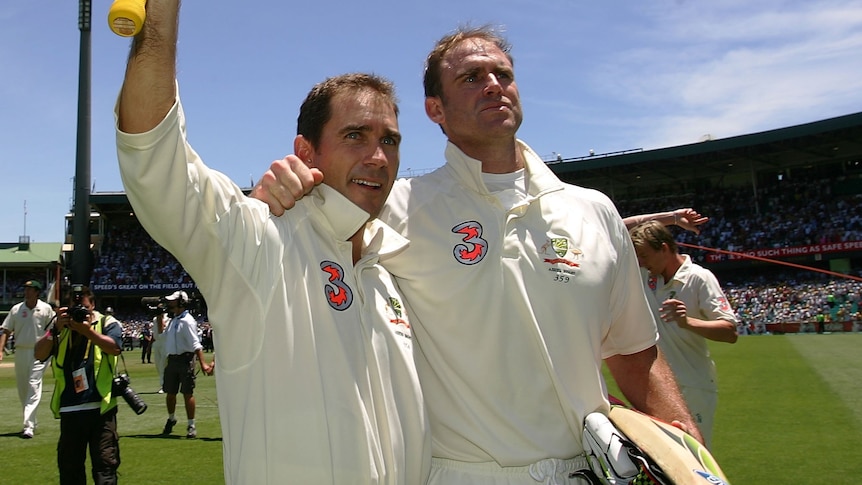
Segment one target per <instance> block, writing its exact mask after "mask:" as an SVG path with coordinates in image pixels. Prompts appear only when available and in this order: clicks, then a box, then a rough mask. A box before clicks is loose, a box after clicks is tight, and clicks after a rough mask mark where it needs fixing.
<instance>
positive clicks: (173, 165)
mask: <svg viewBox="0 0 862 485" xmlns="http://www.w3.org/2000/svg"><path fill="white" fill-rule="evenodd" d="M117 144H118V154H119V159H120V168H121V173H122V176H123V182H124V184H125V187H126V190H127V192H128V195H129V200H130V201H131V202H132V205H133V207H134V209H135V212H136V215H137V216H138V218H139V220H140V222H141V224H142V225H143V226H144V228H146V229H147V231H148V232H149V233H150V235H151V236H152V237H153V238H154V239H155V240H156V241H157V242H158V243H159V244H161V245H162V246H164V247H165V248H166V249H167V250H169V251H170V252H171V253H173V254H174V255H175V256H176V257H177V259H178V260H179V261H180V262H181V263H182V265H183V267H184V268H185V269H186V270H187V271H188V273H189V274H190V275H191V276H192V278H193V279H194V280H195V282H196V283H197V285H198V287H199V288H200V290H201V291H202V293H203V295H204V296H205V298H206V301H207V305H208V308H209V318H210V322H211V323H212V325H213V328H215V329H216V330H217V331H216V332H214V335H215V338H216V340H217V341H216V348H217V349H218V366H217V371H216V374H217V389H218V399H219V415H220V418H221V425H222V435H223V439H224V466H225V480H226V481H227V482H228V483H248V484H262V483H278V484H281V483H314V484H337V485H341V484H376V483H386V484H415V483H422V482H423V481H424V479H425V477H426V476H427V473H428V469H429V466H430V465H429V462H430V453H429V448H428V436H427V431H428V430H427V425H426V423H427V420H426V416H425V409H424V405H423V401H422V394H421V391H420V389H419V386H418V382H417V376H416V371H415V367H414V364H413V355H412V338H411V337H412V336H411V330H410V324H409V320H408V317H407V315H408V314H407V312H406V311H405V310H404V307H403V304H402V301H401V297H400V295H399V294H398V292H397V291H396V286H395V284H394V282H393V281H392V279H391V278H390V276H389V274H388V273H387V272H386V271H385V270H384V269H383V268H382V267H381V266H380V265H379V264H378V254H381V255H383V254H386V253H388V252H390V251H397V250H400V249H401V248H403V246H404V245H406V240H405V239H404V238H402V237H400V236H398V234H396V233H394V232H393V231H392V230H391V229H389V228H388V227H385V226H384V225H383V224H381V223H380V221H378V220H373V221H371V222H369V223H367V224H366V221H367V220H368V214H367V213H365V212H364V211H362V210H361V209H359V208H358V207H357V206H355V205H354V204H352V203H350V202H349V201H348V200H347V199H346V198H344V197H343V196H342V195H341V194H339V193H338V192H336V191H335V190H333V189H331V188H329V187H328V186H326V185H322V186H320V187H318V188H316V189H315V190H314V191H313V192H312V194H311V195H310V196H307V197H306V198H304V199H303V200H301V201H300V202H299V203H298V204H297V205H296V207H295V208H293V209H292V210H290V211H288V212H287V213H286V214H285V215H284V216H282V217H274V216H271V215H270V214H269V210H268V208H267V206H266V205H265V204H263V203H262V202H260V201H258V200H254V199H250V198H247V197H245V196H244V195H243V193H242V191H241V190H240V188H239V187H237V186H236V185H235V184H234V183H232V182H231V181H230V180H229V179H228V178H227V177H226V176H224V175H223V174H221V173H218V172H216V171H214V170H211V169H209V168H208V167H206V166H205V165H204V164H203V162H202V161H201V159H200V158H199V157H198V155H197V154H196V153H195V152H194V151H193V150H192V148H191V147H190V146H189V145H188V143H187V142H186V131H185V120H184V116H183V112H182V108H181V106H180V105H179V101H177V103H176V104H175V105H174V107H173V108H172V109H171V110H170V112H169V113H168V114H167V116H166V118H165V119H164V120H163V121H162V123H161V124H160V125H159V126H158V127H156V128H155V129H153V130H152V131H150V132H148V133H143V134H138V135H129V134H124V133H121V132H118V134H117ZM363 226H364V227H365V229H364V230H365V244H366V247H365V249H364V252H363V256H362V259H361V260H360V261H359V262H358V263H357V264H356V265H355V266H354V265H353V260H352V249H351V244H350V242H349V241H348V238H349V237H350V236H351V235H353V234H354V233H355V232H356V231H357V230H359V229H361V228H363Z"/></svg>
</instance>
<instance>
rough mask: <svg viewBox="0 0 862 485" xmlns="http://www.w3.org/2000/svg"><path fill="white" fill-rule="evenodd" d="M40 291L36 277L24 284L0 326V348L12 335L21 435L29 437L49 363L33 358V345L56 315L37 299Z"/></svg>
mask: <svg viewBox="0 0 862 485" xmlns="http://www.w3.org/2000/svg"><path fill="white" fill-rule="evenodd" d="M41 294H42V283H40V282H38V281H36V280H29V281H27V282H26V283H24V301H23V302H21V303H18V304H17V305H15V306H13V307H12V309H11V310H10V311H9V314H8V315H6V320H4V321H3V326H2V327H0V329H2V332H0V349H3V348H6V339H7V338H8V337H9V335H12V334H15V354H16V356H15V379H16V381H17V383H18V399H20V400H21V407H22V408H23V410H24V427H23V429H22V430H21V437H22V438H25V439H29V438H32V437H33V433H34V432H35V430H36V410H37V408H38V407H39V401H41V400H42V374H43V372H44V371H45V367H46V366H47V365H48V363H47V362H39V361H38V360H36V359H35V358H34V356H33V347H34V346H35V345H36V341H37V340H38V339H39V338H40V337H41V336H42V334H44V333H45V330H46V329H47V328H48V325H49V324H50V323H51V321H52V320H53V319H54V315H55V314H54V310H53V309H52V308H51V305H49V304H47V303H45V302H44V301H42V300H40V299H39V296H40V295H41ZM2 360H3V352H2V351H0V361H2Z"/></svg>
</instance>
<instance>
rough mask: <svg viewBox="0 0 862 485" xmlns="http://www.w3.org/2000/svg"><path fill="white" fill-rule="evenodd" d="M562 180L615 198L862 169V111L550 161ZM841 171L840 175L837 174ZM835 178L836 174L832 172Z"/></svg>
mask: <svg viewBox="0 0 862 485" xmlns="http://www.w3.org/2000/svg"><path fill="white" fill-rule="evenodd" d="M547 163H548V166H549V167H550V168H551V170H553V171H554V172H555V173H556V174H557V175H558V176H560V178H562V179H563V180H565V181H567V182H571V183H576V184H578V185H581V186H586V187H592V188H596V189H599V190H602V191H603V192H605V193H608V194H612V193H613V191H614V189H621V188H626V187H633V186H640V187H644V186H664V185H666V186H671V187H672V186H674V185H675V186H676V187H677V188H679V187H680V184H685V183H687V182H691V181H693V180H696V179H711V180H725V179H726V180H732V179H733V178H734V177H735V180H737V181H739V180H743V179H750V178H751V176H752V175H753V174H758V173H764V172H766V173H769V172H772V173H776V174H777V173H782V172H783V173H787V175H789V172H788V171H793V170H794V169H809V168H812V167H816V166H818V165H821V164H834V163H839V164H842V165H841V167H842V169H844V168H845V167H850V168H851V169H856V170H858V169H862V112H860V113H854V114H849V115H845V116H839V117H837V118H829V119H826V120H821V121H815V122H812V123H806V124H802V125H796V126H790V127H787V128H780V129H776V130H770V131H764V132H760V133H753V134H748V135H741V136H735V137H731V138H723V139H716V140H706V141H702V142H700V143H692V144H688V145H680V146H675V147H669V148H661V149H656V150H628V151H625V152H618V153H609V154H599V155H592V156H587V157H580V158H571V159H563V160H559V161H550V162H547ZM839 173H840V172H839ZM833 175H838V174H835V173H833Z"/></svg>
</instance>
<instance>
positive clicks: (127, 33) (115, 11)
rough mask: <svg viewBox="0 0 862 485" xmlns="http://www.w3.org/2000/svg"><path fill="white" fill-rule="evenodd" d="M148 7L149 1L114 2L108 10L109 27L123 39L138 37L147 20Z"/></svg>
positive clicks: (127, 0)
mask: <svg viewBox="0 0 862 485" xmlns="http://www.w3.org/2000/svg"><path fill="white" fill-rule="evenodd" d="M146 5H147V0H114V3H112V4H111V9H110V10H108V26H109V27H111V30H112V31H114V33H115V34H117V35H120V36H123V37H132V36H135V35H137V34H138V32H140V31H141V28H142V27H143V26H144V20H145V19H146V18H147V9H146Z"/></svg>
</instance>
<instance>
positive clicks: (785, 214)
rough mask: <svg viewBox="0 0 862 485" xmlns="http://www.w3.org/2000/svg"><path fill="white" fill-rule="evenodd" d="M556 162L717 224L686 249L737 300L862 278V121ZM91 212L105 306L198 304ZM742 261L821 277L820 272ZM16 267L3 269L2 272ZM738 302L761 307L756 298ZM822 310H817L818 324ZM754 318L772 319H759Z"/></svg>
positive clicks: (592, 182)
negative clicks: (168, 300) (186, 300)
mask: <svg viewBox="0 0 862 485" xmlns="http://www.w3.org/2000/svg"><path fill="white" fill-rule="evenodd" d="M547 163H548V166H549V167H550V168H551V169H552V170H553V171H554V172H555V173H556V174H557V175H558V176H560V178H562V179H563V180H564V181H567V182H570V183H574V184H577V185H581V186H585V187H591V188H595V189H598V190H601V191H603V192H604V193H606V194H608V196H610V197H611V199H613V200H614V202H615V203H616V204H617V207H618V208H619V210H620V213H621V214H622V215H623V216H626V215H632V214H637V213H645V212H656V211H661V210H668V209H674V208H678V207H684V206H690V207H694V208H696V209H697V210H699V211H700V212H701V213H703V214H705V215H708V216H709V217H710V218H711V221H710V222H709V223H708V224H707V225H706V226H704V229H703V232H702V234H701V235H699V236H694V235H693V234H682V233H680V234H679V236H678V237H679V240H680V242H682V243H683V244H691V245H694V246H697V247H696V248H689V249H687V252H689V253H690V254H692V257H693V258H694V259H695V260H696V261H698V262H699V263H700V264H702V265H703V266H705V267H708V268H709V269H711V270H712V271H713V272H715V273H716V275H718V277H719V279H720V280H721V281H722V282H723V283H724V284H725V285H726V286H727V287H728V289H729V293H733V294H736V292H734V291H731V290H733V289H735V288H736V289H743V288H744V289H749V287H751V288H766V287H767V286H769V285H773V286H775V284H776V282H779V281H781V282H787V283H790V284H796V285H803V284H808V285H810V284H817V285H819V286H818V287H823V288H828V287H829V284H830V281H833V280H836V279H837V280H839V281H842V282H843V280H844V279H843V278H840V277H839V276H836V275H850V276H853V275H859V274H860V273H862V113H855V114H850V115H846V116H841V117H837V118H831V119H827V120H821V121H816V122H813V123H807V124H803V125H798V126H792V127H787V128H781V129H777V130H771V131H765V132H761V133H754V134H748V135H743V136H737V137H732V138H724V139H717V140H712V139H710V140H707V141H703V142H700V143H694V144H688V145H681V146H676V147H669V148H663V149H657V150H628V151H625V152H620V153H613V154H596V155H590V156H587V157H581V158H570V159H554V160H550V161H548V162H547ZM90 204H91V208H90V209H91V214H90V236H91V237H90V241H91V246H92V250H93V255H94V258H93V272H92V281H91V286H92V287H93V289H94V291H96V293H97V294H98V295H99V296H100V298H101V305H100V306H103V307H104V306H107V305H112V306H114V308H115V310H117V311H118V312H122V311H123V310H124V309H127V310H129V311H131V310H132V309H138V308H139V307H140V304H139V302H140V297H142V296H154V295H164V294H167V293H170V292H172V291H174V290H176V289H185V290H187V291H190V292H191V293H196V288H195V285H194V282H193V281H192V280H191V278H189V276H188V274H186V273H185V271H184V270H183V269H182V267H181V266H180V265H179V264H178V263H177V262H176V260H175V259H174V258H173V257H172V256H171V255H170V254H168V253H167V252H166V251H164V249H162V248H160V247H159V246H158V245H156V244H155V243H154V242H153V241H152V240H151V239H150V238H149V237H148V236H147V235H146V233H145V232H144V231H143V229H142V228H141V227H140V224H138V222H137V220H136V219H135V216H134V213H133V211H132V208H131V206H130V205H129V202H128V199H127V197H126V195H125V194H124V193H122V192H110V193H93V194H91V195H90ZM71 219H72V216H71V215H69V216H67V240H66V241H65V242H66V244H65V245H63V251H64V254H63V255H56V257H55V259H56V260H57V261H58V262H59V263H58V264H60V265H61V266H62V261H63V260H64V258H63V256H64V255H65V256H66V258H65V259H66V260H68V257H69V256H71V252H70V251H71V245H70V243H71V228H72V224H71ZM716 249H718V250H722V251H730V252H732V253H733V254H728V253H726V252H725V253H719V252H716V251H715V250H716ZM742 255H751V256H755V257H760V258H763V259H769V260H776V261H781V262H784V263H789V264H792V265H800V266H806V267H813V268H816V269H818V270H820V271H821V273H816V272H812V271H805V270H799V269H798V268H794V267H789V266H781V265H778V264H774V263H769V262H764V261H762V260H752V259H749V258H746V257H744V256H742ZM6 268H7V266H5V265H4V262H3V261H0V270H3V271H6ZM31 269H35V268H31ZM829 273H833V274H831V275H830V274H829ZM46 279H47V278H46ZM848 281H849V280H848ZM838 286H842V283H838ZM844 286H846V285H844ZM858 290H859V289H858V288H855V287H844V288H838V287H835V286H834V285H833V287H832V288H831V291H832V292H833V294H836V293H837V294H838V298H839V299H842V298H843V300H842V303H855V301H856V300H857V299H858V296H853V295H858V293H859V291H858ZM764 291H766V290H765V289H764ZM790 293H792V292H791V291H789V290H786V291H784V292H783V293H782V294H790ZM739 294H740V295H742V296H740V298H743V297H745V298H748V300H751V299H752V298H754V299H755V300H756V299H757V297H756V295H755V296H754V297H752V295H751V291H745V292H739ZM833 296H834V295H833ZM774 297H775V295H774V294H773V303H774V302H775V298H774ZM796 299H797V300H798V299H799V297H796ZM748 300H746V301H748ZM851 300H852V301H851ZM4 301H5V300H4ZM739 304H740V305H742V306H745V305H746V303H745V301H740V303H739ZM816 305H817V303H816V302H815V303H812V304H811V306H812V308H810V309H809V310H810V311H809V314H810V313H811V312H813V311H815V309H813V306H816ZM773 306H775V305H773ZM797 306H798V305H797ZM821 306H822V305H821ZM833 308H834V306H833ZM851 310H852V311H851ZM746 311H747V309H746ZM752 311H753V310H752ZM858 313H859V312H858V308H856V305H854V306H852V308H851V307H849V306H848V308H847V309H846V311H845V312H844V313H843V314H842V315H837V314H836V315H833V316H832V317H833V318H839V317H840V318H846V319H848V322H849V321H850V320H852V319H853V318H855V317H852V318H851V315H856V314H858ZM745 317H748V318H752V319H760V320H764V319H766V317H765V316H762V315H761V314H759V313H756V312H754V313H751V314H746V315H745ZM770 318H772V319H773V320H774V319H779V320H780V319H785V320H787V319H792V320H801V319H803V318H814V316H813V315H808V316H806V313H805V312H804V311H801V312H800V311H797V312H795V313H793V312H789V313H786V314H779V313H776V312H773V316H772V317H770ZM780 323H785V324H786V323H788V322H780ZM797 323H798V322H797ZM850 325H851V324H849V323H848V326H847V327H846V328H851V327H850ZM798 328H801V329H804V328H805V327H804V326H803V325H801V324H800V325H799V326H798Z"/></svg>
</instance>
